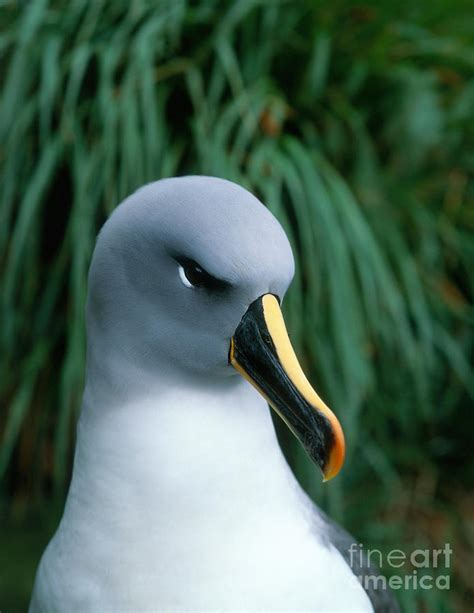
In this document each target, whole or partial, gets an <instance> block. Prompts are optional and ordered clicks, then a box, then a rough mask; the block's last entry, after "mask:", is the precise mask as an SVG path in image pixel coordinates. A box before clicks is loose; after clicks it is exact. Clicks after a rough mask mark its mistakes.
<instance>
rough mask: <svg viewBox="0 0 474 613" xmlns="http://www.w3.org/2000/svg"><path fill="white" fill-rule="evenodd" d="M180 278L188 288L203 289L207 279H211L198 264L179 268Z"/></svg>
mask: <svg viewBox="0 0 474 613" xmlns="http://www.w3.org/2000/svg"><path fill="white" fill-rule="evenodd" d="M178 270H179V278H180V279H181V281H182V282H183V283H184V285H185V286H186V287H201V286H203V285H205V283H206V280H207V277H210V275H208V274H207V273H206V272H205V271H204V270H203V269H202V268H201V267H200V266H198V265H197V264H194V263H193V264H188V265H185V266H183V265H182V264H180V265H179V267H178Z"/></svg>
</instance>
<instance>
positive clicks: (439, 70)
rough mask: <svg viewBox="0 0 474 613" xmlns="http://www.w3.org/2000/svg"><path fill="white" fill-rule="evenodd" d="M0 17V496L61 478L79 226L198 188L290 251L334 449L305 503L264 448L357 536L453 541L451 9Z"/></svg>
mask: <svg viewBox="0 0 474 613" xmlns="http://www.w3.org/2000/svg"><path fill="white" fill-rule="evenodd" d="M2 13H3V15H2V17H3V19H2V22H3V23H4V26H5V27H4V29H3V32H1V34H0V48H1V50H2V57H3V59H2V71H1V74H2V75H3V77H2V96H1V100H0V104H1V107H0V108H1V112H0V134H1V141H0V142H1V143H2V149H1V193H0V198H1V200H0V207H1V208H0V213H1V223H0V265H1V267H2V268H1V270H2V279H1V304H0V307H1V322H2V325H1V337H0V342H1V352H0V373H1V376H0V398H1V402H2V407H3V408H2V412H1V415H0V420H1V421H0V423H2V425H3V429H2V431H3V435H2V446H1V450H0V476H1V477H2V478H3V479H4V481H5V486H4V488H3V491H4V494H5V495H7V496H9V498H10V499H13V498H18V497H22V496H23V497H24V496H27V497H29V499H31V498H32V497H33V496H41V495H44V494H47V493H48V492H49V491H50V489H51V487H54V488H55V489H61V488H64V486H65V484H66V483H67V479H68V475H69V469H70V461H71V450H72V448H73V438H74V426H75V421H76V417H77V413H78V409H79V406H80V398H81V391H82V384H83V365H84V350H85V343H84V302H85V297H86V291H87V268H88V264H89V261H90V256H91V252H92V249H93V245H94V237H95V235H96V233H97V230H98V228H99V227H100V225H101V223H102V222H103V221H104V219H105V218H106V216H107V215H108V214H109V213H110V211H111V210H112V209H113V207H114V206H116V204H118V203H119V202H120V200H121V199H122V198H123V197H125V196H126V195H127V194H128V193H130V192H131V191H133V190H134V189H135V188H136V187H138V186H139V185H141V184H143V183H145V182H147V181H151V180H155V179H157V178H161V177H166V176H171V175H175V174H186V173H202V174H212V175H217V176H223V177H226V178H229V179H231V180H235V181H237V182H239V183H241V184H243V185H245V186H246V187H248V188H249V189H250V190H252V191H253V192H255V193H256V194H258V195H259V196H260V197H261V199H262V200H263V201H264V202H265V203H266V204H267V206H268V207H269V208H270V209H271V210H272V211H273V212H274V213H275V215H276V216H277V217H278V218H279V219H280V221H281V222H282V224H283V225H284V227H285V228H286V230H287V232H288V235H289V236H290V239H291V242H292V244H293V247H294V250H295V255H296V260H297V277H296V279H295V282H294V285H293V287H292V289H291V291H290V293H289V295H288V297H287V299H286V301H285V310H286V315H287V317H288V323H289V329H290V332H291V334H292V338H293V339H294V342H295V344H296V346H297V348H298V350H299V351H298V352H299V353H300V354H301V355H302V358H303V362H304V364H305V366H306V369H307V370H308V371H309V373H310V375H311V378H312V379H313V381H315V382H316V383H317V387H319V388H320V389H321V390H322V395H323V397H325V398H327V399H328V401H329V403H330V404H331V405H332V406H333V408H334V410H335V412H336V413H337V414H338V415H339V416H340V418H341V421H342V423H343V426H344V429H345V432H346V434H347V439H348V449H349V455H348V461H347V466H346V469H345V471H344V472H343V473H342V474H341V476H340V477H338V479H337V480H335V481H334V482H332V483H331V484H329V485H326V486H324V487H321V486H319V484H317V483H315V474H314V468H313V467H312V466H311V465H310V464H309V463H308V461H307V460H306V458H305V457H304V455H303V454H302V452H301V451H300V450H299V448H296V447H295V446H294V444H293V442H292V441H291V440H290V439H289V438H288V437H287V436H285V433H284V432H281V437H282V440H283V443H284V445H285V447H286V448H287V452H288V456H289V458H290V460H291V461H292V463H293V465H294V467H295V470H296V472H297V474H298V477H299V478H300V479H301V481H302V482H303V484H304V485H305V487H306V488H307V489H308V490H309V491H310V492H311V494H312V495H314V496H315V497H316V498H317V499H318V501H319V502H320V503H321V502H322V503H323V505H324V506H326V507H327V508H329V510H330V511H331V513H332V514H333V515H335V516H336V517H339V518H343V517H345V523H346V525H348V526H349V527H352V528H354V529H356V530H357V531H358V534H360V535H361V536H363V537H364V538H366V540H367V541H369V542H372V543H375V544H380V543H382V544H385V545H386V546H389V545H391V546H394V543H395V542H397V543H399V542H400V540H398V541H396V539H401V538H402V535H403V538H404V539H406V540H405V541H404V542H407V543H408V544H410V543H411V545H413V543H414V542H416V543H430V542H436V539H437V538H438V537H439V538H442V539H445V540H446V539H447V538H448V537H447V536H446V535H445V533H443V535H442V536H441V537H440V536H439V534H438V535H434V534H433V532H432V530H431V528H430V527H427V525H424V524H423V522H422V523H420V522H417V518H418V517H419V514H420V513H421V514H423V513H425V514H427V513H433V514H435V513H436V514H441V515H442V516H443V518H446V517H447V518H448V520H447V521H448V525H451V524H450V523H449V522H450V521H451V516H452V513H454V510H453V509H454V500H455V499H456V500H458V498H457V497H458V494H459V492H461V491H463V490H464V489H465V488H466V487H467V486H468V484H469V483H470V482H471V479H472V476H473V470H472V467H470V466H469V465H468V460H469V458H470V452H471V441H470V440H469V436H468V434H467V433H466V427H465V426H464V423H466V421H467V420H468V419H469V417H470V407H471V406H472V404H471V402H472V397H473V395H474V377H473V372H472V366H471V362H472V353H473V342H474V332H473V328H472V323H473V310H472V306H471V304H470V303H471V299H472V292H473V289H474V273H473V271H474V267H473V266H472V261H473V255H474V239H473V236H472V228H473V223H474V212H473V208H472V199H473V189H472V183H470V182H469V177H470V175H472V171H473V166H474V159H473V157H472V140H473V135H474V121H473V119H474V118H473V109H474V82H473V81H472V74H473V72H472V71H473V67H474V43H473V39H472V32H473V31H474V28H472V27H469V21H468V19H467V18H466V16H467V15H468V4H467V3H463V2H461V1H457V2H451V3H449V4H448V3H445V2H435V3H423V2H422V3H418V4H416V5H415V6H413V7H409V6H408V5H407V6H402V7H401V6H399V5H398V4H396V5H395V4H394V3H388V2H381V3H380V2H379V3H373V4H372V3H366V4H364V5H355V4H352V3H351V2H342V1H339V2H337V1H336V2H332V3H318V2H312V1H310V0H307V1H301V2H278V1H263V0H260V1H257V0H254V1H252V0H240V1H239V0H238V1H233V2H230V1H229V2H217V1H213V0H206V1H205V0H202V1H200V2H189V4H188V3H186V2H185V1H184V0H161V1H152V0H132V1H129V2H125V1H123V0H116V1H114V2H112V1H106V0H98V1H94V2H89V1H87V0H76V1H74V2H68V3H62V2H47V1H46V0H30V1H29V2H27V3H11V4H4V6H3V8H2ZM470 25H471V26H472V25H473V24H472V20H471V23H470ZM445 478H448V479H449V480H448V483H449V487H444V485H443V483H444V482H445ZM427 481H428V482H429V483H433V485H432V489H431V490H429V492H430V493H429V494H426V496H425V494H424V493H423V492H426V489H425V490H423V488H422V489H421V492H422V493H421V494H420V489H419V488H420V483H426V482H427ZM459 513H460V514H461V519H459V518H458V519H457V520H456V521H458V522H459V521H461V522H462V510H459ZM408 520H410V521H412V522H413V526H412V527H411V528H410V529H408V528H407V526H406V522H407V521H408ZM453 521H454V520H453ZM379 523H383V528H382V527H381V526H380V525H379ZM452 538H455V536H453V537H452ZM461 591H462V590H461ZM404 598H408V599H409V598H412V596H411V597H410V596H406V595H405V596H404ZM406 604H407V606H410V605H412V604H413V601H411V600H407V602H406ZM440 607H441V605H440ZM430 610H436V608H435V605H434V604H432V603H431V601H430ZM439 610H445V609H444V608H439Z"/></svg>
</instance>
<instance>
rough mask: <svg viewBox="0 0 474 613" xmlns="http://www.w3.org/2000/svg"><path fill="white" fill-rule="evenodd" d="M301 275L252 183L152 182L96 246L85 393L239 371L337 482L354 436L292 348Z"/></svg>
mask: <svg viewBox="0 0 474 613" xmlns="http://www.w3.org/2000/svg"><path fill="white" fill-rule="evenodd" d="M293 274H294V262H293V256H292V252H291V248H290V244H289V242H288V239H287V237H286V235H285V233H284V231H283V229H282V228H281V226H280V224H279V223H278V222H277V220H276V219H275V218H274V217H273V215H272V214H271V213H270V212H269V211H268V209H266V208H265V206H263V204H262V203H261V202H260V201H259V200H258V199H257V198H255V197H254V196H252V194H250V193H249V192H248V191H246V190H245V189H243V188H242V187H239V186H238V185H235V184H234V183H231V182H229V181H225V180H223V179H216V178H213V177H200V176H193V177H181V178H174V179H164V180H162V181H157V182H156V183H150V184H149V185H146V186H145V187H142V188H141V189H139V190H138V191H137V192H135V193H134V194H133V195H132V196H130V197H129V198H127V199H126V200H125V201H124V202H123V203H122V204H121V205H119V206H118V208H117V209H116V210H115V212H114V213H113V214H112V216H111V217H110V219H109V220H108V221H107V223H106V224H105V225H104V227H103V229H102V231H101V232H100V234H99V238H98V241H97V245H96V249H95V251H94V255H93V259H92V264H91V269H90V277H89V299H88V308H87V325H88V364H89V369H88V385H87V386H86V392H87V390H93V389H95V390H96V391H95V393H97V388H94V381H92V382H91V380H92V379H93V377H92V375H91V373H94V377H95V379H96V380H97V379H99V380H100V384H98V387H99V389H100V390H101V392H102V391H103V389H104V386H105V387H106V386H107V380H109V381H110V379H111V377H112V373H115V380H113V381H112V388H113V389H114V390H115V392H116V391H117V389H119V390H120V394H121V395H123V394H124V393H125V394H127V395H129V396H130V395H132V394H133V393H135V392H136V391H138V392H139V393H143V390H145V389H149V388H150V387H151V386H152V385H153V381H159V380H160V379H161V380H162V381H170V380H172V381H173V382H175V379H174V377H176V376H177V375H179V376H180V382H179V385H182V384H184V382H186V381H190V380H191V379H192V380H193V381H194V382H196V381H197V382H199V384H201V383H203V382H204V384H206V385H207V383H209V382H212V385H214V386H215V385H219V383H220V384H226V383H227V382H228V381H229V380H230V381H232V379H230V377H229V375H234V374H236V373H239V374H240V375H242V376H243V377H244V378H245V379H247V380H248V381H249V382H250V383H251V384H253V385H254V386H255V387H256V388H257V390H258V391H260V392H261V393H262V394H263V395H264V397H265V399H266V400H267V401H268V402H269V403H270V405H271V406H272V407H273V408H274V409H275V411H276V412H277V413H278V414H279V415H280V416H281V417H282V418H283V419H284V421H285V422H286V424H287V425H288V426H289V428H290V429H291V431H292V432H293V433H294V434H295V435H296V436H297V438H298V439H299V440H300V442H301V444H302V445H303V446H304V448H305V449H306V451H307V453H308V454H309V456H310V457H311V458H312V459H313V460H314V461H315V462H316V463H317V464H318V465H319V467H320V468H321V471H322V473H323V476H324V478H325V479H331V478H332V477H333V476H335V475H336V474H337V473H338V472H339V470H340V468H341V466H342V463H343V461H344V435H343V432H342V429H341V426H340V424H339V422H338V420H337V418H336V417H335V415H334V414H333V413H332V411H331V410H330V409H329V408H328V407H327V406H326V405H325V403H324V402H323V401H322V400H321V398H320V397H319V396H318V394H317V393H316V391H315V390H314V389H313V388H312V387H311V385H310V384H309V382H308V380H307V379H306V377H305V375H304V373H303V372H302V370H301V367H300V365H299V363H298V360H297V358H296V355H295V354H294V351H293V348H292V347H291V343H290V340H289V337H288V334H287V331H286V327H285V324H284V321H283V317H282V314H281V310H280V302H281V300H282V298H283V296H284V294H285V292H286V290H287V288H288V285H289V284H290V282H291V279H292V278H293ZM117 373H118V377H119V381H117ZM234 380H235V379H234ZM104 381H105V383H104ZM224 382H225V383H224ZM134 385H135V388H133V386H134Z"/></svg>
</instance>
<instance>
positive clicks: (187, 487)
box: [66, 377, 300, 535]
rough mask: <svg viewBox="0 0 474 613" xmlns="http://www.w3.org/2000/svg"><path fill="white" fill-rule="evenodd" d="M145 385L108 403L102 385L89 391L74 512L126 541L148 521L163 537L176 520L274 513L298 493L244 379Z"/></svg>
mask: <svg viewBox="0 0 474 613" xmlns="http://www.w3.org/2000/svg"><path fill="white" fill-rule="evenodd" d="M143 381H144V388H145V389H146V393H145V392H144V393H143V394H141V395H140V396H139V397H136V398H135V399H130V398H126V400H124V399H123V397H118V398H115V399H112V398H110V397H109V399H108V402H107V403H106V404H105V405H104V404H103V403H104V398H105V394H104V393H103V392H102V393H101V395H100V396H99V397H100V402H99V400H98V398H96V397H95V392H96V391H97V389H98V387H97V383H96V382H94V385H92V386H91V385H87V386H86V391H85V395H84V403H83V410H82V414H81V418H80V421H79V425H78V438H77V446H76V456H75V465H74V474H73V481H72V484H71V489H70V494H69V499H68V505H67V507H66V511H68V510H69V514H71V513H70V511H71V510H72V509H73V508H74V513H73V514H74V515H75V516H78V515H79V516H82V517H83V521H84V522H85V525H90V524H91V523H92V524H94V523H96V522H97V521H100V522H102V523H104V524H105V525H106V529H109V527H110V526H111V525H114V526H116V527H117V526H121V527H122V532H120V531H118V532H117V534H121V535H122V534H123V529H124V527H125V526H126V529H127V531H128V530H131V529H132V526H133V525H134V524H136V525H137V529H139V528H138V526H139V525H140V523H141V522H142V521H143V516H144V514H150V515H151V517H152V521H153V524H154V525H155V526H157V527H159V526H162V527H163V529H164V530H166V529H168V528H166V526H167V522H169V521H170V518H171V519H172V522H173V525H174V526H175V527H176V526H179V527H180V529H185V528H186V527H188V528H190V529H191V528H197V529H199V526H200V525H202V523H203V522H206V523H207V522H209V521H210V520H212V518H214V519H213V521H214V525H215V526H217V525H218V523H219V522H222V521H225V522H228V521H229V519H230V518H233V519H235V520H236V521H237V520H238V518H239V517H241V518H242V517H243V516H245V515H246V514H247V515H250V514H252V513H255V512H260V510H261V509H263V508H268V507H269V505H270V506H271V508H272V512H273V513H275V512H277V511H278V508H281V509H285V508H288V505H289V504H290V502H289V497H290V498H291V496H292V495H295V496H296V497H297V496H298V495H300V492H299V488H298V487H297V486H296V482H295V480H294V477H293V474H292V473H291V471H290V469H289V467H288V465H287V463H286V460H285V459H284V457H283V455H282V453H281V450H280V447H279V445H278V442H277V439H276V435H275V430H274V426H273V423H272V420H271V417H270V414H269V409H268V406H267V405H266V403H265V401H264V400H263V399H262V398H261V397H260V396H259V395H258V393H257V392H255V391H254V390H253V388H251V387H250V385H248V384H247V383H246V382H245V381H244V380H240V378H238V377H229V379H228V380H226V381H222V382H221V383H220V384H218V385H216V384H214V385H213V386H210V385H207V384H200V385H197V384H195V383H194V384H190V383H186V384H185V383H184V382H183V381H182V382H181V384H180V385H178V382H177V381H176V380H168V379H164V380H162V381H160V383H159V384H157V383H156V382H155V383H154V384H153V385H152V384H151V382H150V381H148V380H146V378H145V377H144V379H143ZM289 484H290V486H292V487H289ZM297 490H298V491H297ZM157 529H158V528H157Z"/></svg>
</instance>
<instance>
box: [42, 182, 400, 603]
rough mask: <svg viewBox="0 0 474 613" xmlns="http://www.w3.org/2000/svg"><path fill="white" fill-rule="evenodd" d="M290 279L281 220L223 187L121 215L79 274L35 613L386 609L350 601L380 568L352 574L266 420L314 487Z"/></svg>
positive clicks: (311, 393) (320, 408) (322, 414)
mask: <svg viewBox="0 0 474 613" xmlns="http://www.w3.org/2000/svg"><path fill="white" fill-rule="evenodd" d="M293 274H294V261H293V255H292V251H291V247H290V244H289V242H288V239H287V237H286V235H285V232H284V231H283V229H282V227H281V226H280V224H279V223H278V221H277V220H276V219H275V218H274V217H273V215H272V214H271V213H270V212H269V210H268V209H267V208H266V207H265V206H264V205H263V204H262V203H261V202H260V201H259V200H258V199H257V198H256V197H255V196H253V195H252V194H251V193H249V192H248V191H247V190H245V189H244V188H242V187H240V186H239V185H236V184H235V183H232V182H230V181H226V180H224V179H218V178H213V177H204V176H188V177H179V178H171V179H163V180H160V181H156V182H154V183H150V184H148V185H145V186H144V187H142V188H140V189H139V190H138V191H136V192H135V193H134V194H132V195H131V196H129V197H128V198H127V199H126V200H125V201H124V202H122V203H121V204H120V205H119V206H118V207H117V208H116V209H115V211H114V212H113V213H112V215H111V216H110V218H109V219H108V221H107V222H106V223H105V225H104V226H103V228H102V230H101V231H100V233H99V236H98V239H97V242H96V246H95V250H94V253H93V257H92V262H91V267H90V272H89V285H88V299H87V307H86V312H87V365H86V383H85V388H84V394H83V401H82V409H81V414H80V419H79V422H78V426H77V441H76V450H75V457H74V468H73V475H72V481H71V485H70V489H69V493H68V497H67V501H66V504H65V509H64V514H63V517H62V519H61V522H60V525H59V527H58V529H57V531H56V533H55V535H54V537H53V538H52V540H51V541H50V543H49V545H48V547H47V548H46V551H45V552H44V554H43V556H42V559H41V561H40V565H39V568H38V571H37V575H36V580H35V586H34V590H33V595H32V600H31V604H30V612H31V613H39V612H44V613H49V612H53V611H68V612H74V611H77V612H81V613H84V612H88V611H89V612H94V613H95V612H97V613H99V612H113V611H117V612H122V611H129V612H132V611H133V612H138V611H276V610H278V611H283V610H285V611H289V610H291V611H324V612H326V611H360V612H362V611H372V610H375V611H377V612H379V611H387V612H388V611H396V610H397V605H396V604H395V602H394V601H393V600H392V597H391V596H390V594H389V593H388V592H387V591H386V590H384V589H383V588H381V589H377V585H378V584H377V583H376V582H372V583H371V584H369V585H364V582H363V581H362V584H361V578H366V577H369V578H372V579H373V578H376V574H377V571H376V569H373V568H371V567H370V565H369V564H368V563H367V562H366V560H365V559H360V558H361V556H359V555H358V556H356V557H355V559H353V560H350V559H349V549H350V546H351V544H352V543H353V542H354V539H353V538H352V537H350V536H349V535H348V534H347V533H346V532H344V531H343V530H342V528H339V527H338V526H336V525H335V524H333V523H332V522H331V520H329V519H328V517H327V516H326V515H325V514H324V513H323V512H322V511H321V510H319V509H318V507H317V506H316V505H314V503H313V502H312V501H311V500H310V499H309V497H308V496H307V495H306V494H305V493H304V491H303V490H302V489H301V487H300V486H299V484H298V482H297V481H296V479H295V477H294V475H293V473H292V471H291V469H290V468H289V466H288V464H287V462H286V460H285V458H284V456H283V454H282V451H281V449H280V447H279V445H278V442H277V438H276V435H275V430H274V426H273V422H272V419H271V415H270V410H269V408H268V405H270V406H271V407H272V408H273V409H274V410H275V411H276V412H277V413H278V415H279V416H280V417H281V418H282V419H283V420H284V421H285V422H286V424H287V426H288V427H289V429H290V430H291V431H292V432H293V434H294V435H295V436H296V437H297V438H298V439H299V441H300V442H301V444H302V445H303V447H304V448H305V450H306V452H307V453H308V454H309V456H310V457H311V458H312V459H313V460H314V462H315V463H316V465H317V466H318V467H319V469H320V471H321V473H322V476H323V478H324V480H329V479H331V478H333V477H334V476H335V475H336V474H337V473H338V471H339V470H340V468H341V466H342V463H343V460H344V436H343V432H342V429H341V426H340V424H339V421H338V420H337V418H336V417H335V415H334V414H333V413H332V411H331V410H330V409H329V408H328V407H327V405H326V404H325V403H324V402H323V401H322V400H321V398H320V397H319V396H318V394H317V393H316V391H315V390H314V389H313V388H312V387H311V385H310V383H309V382H308V380H307V378H306V377H305V375H304V374H303V371H302V370H301V368H300V365H299V363H298V360H297V358H296V356H295V353H294V351H293V349H292V347H291V343H290V340H289V337H288V333H287V331H286V328H285V324H284V320H283V317H282V313H281V310H280V304H281V301H282V300H283V297H284V295H285V292H286V290H287V288H288V286H289V284H290V282H291V280H292V277H293ZM315 306H316V305H315ZM328 487H330V486H328ZM359 575H360V577H359V579H358V578H357V577H358V576H359Z"/></svg>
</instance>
